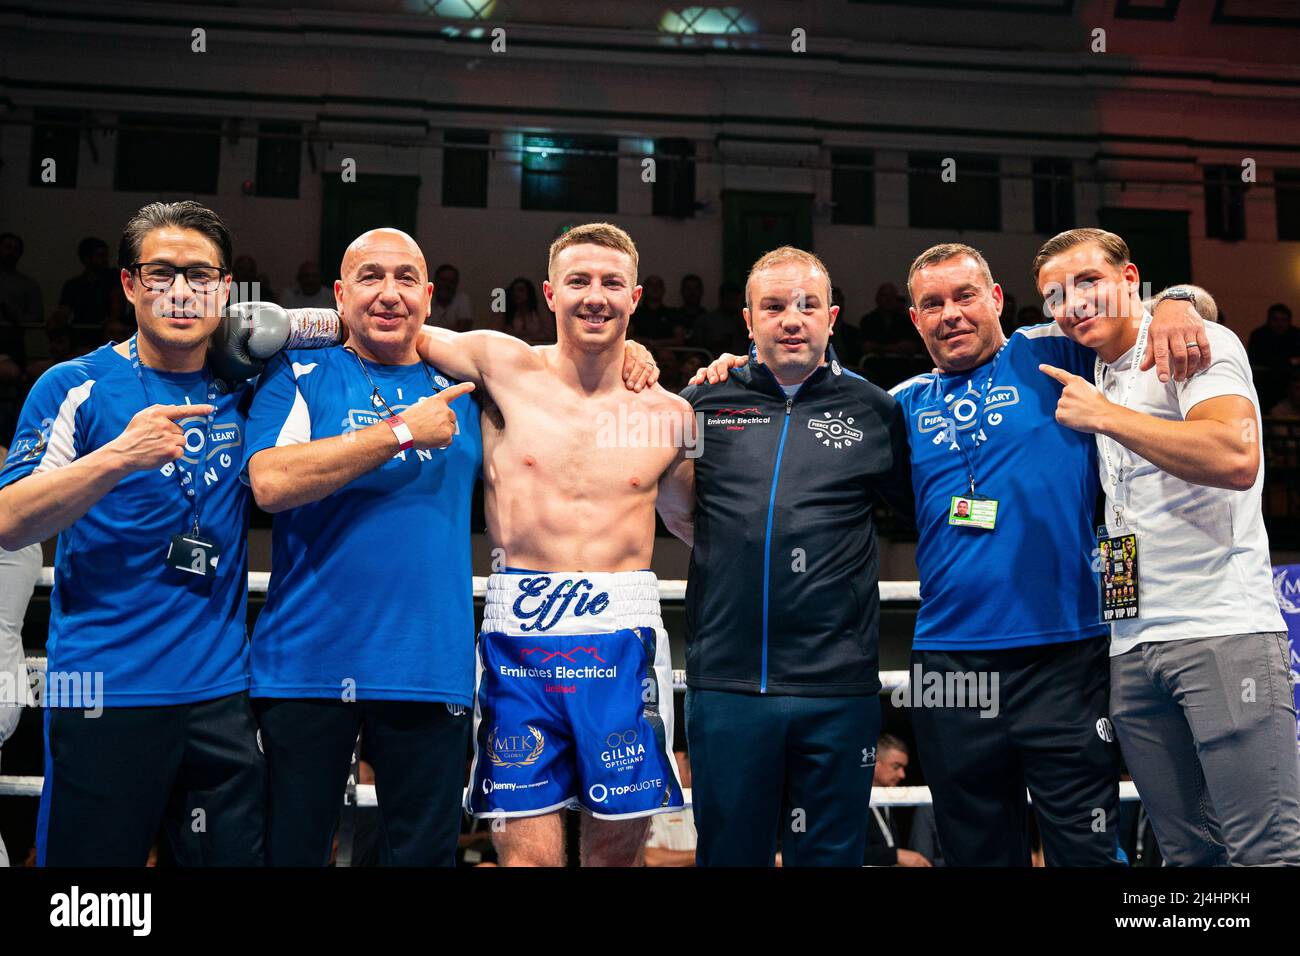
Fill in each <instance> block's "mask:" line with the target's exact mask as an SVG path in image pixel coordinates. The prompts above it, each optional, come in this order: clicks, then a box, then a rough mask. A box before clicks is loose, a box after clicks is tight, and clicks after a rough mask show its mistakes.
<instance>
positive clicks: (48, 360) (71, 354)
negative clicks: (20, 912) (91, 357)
mask: <svg viewBox="0 0 1300 956" xmlns="http://www.w3.org/2000/svg"><path fill="white" fill-rule="evenodd" d="M88 338H89V336H88V335H86V334H85V333H83V332H79V330H77V329H74V328H73V327H72V310H71V309H69V308H68V307H67V306H66V305H61V306H59V307H58V308H57V309H55V310H54V311H52V312H51V313H50V314H49V316H48V317H47V318H46V319H45V354H46V357H45V358H39V359H32V360H31V361H30V362H28V363H27V370H26V371H27V378H28V380H29V381H33V382H34V381H36V379H38V378H40V377H41V375H42V374H43V373H44V372H45V370H46V369H48V368H50V367H51V366H54V365H58V364H59V363H60V362H66V361H68V360H69V359H74V358H76V357H77V356H78V355H85V354H86V353H87V352H88V351H90V348H89V343H88V341H86V340H87V339H88Z"/></svg>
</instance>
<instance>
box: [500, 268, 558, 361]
mask: <svg viewBox="0 0 1300 956" xmlns="http://www.w3.org/2000/svg"><path fill="white" fill-rule="evenodd" d="M505 331H506V332H507V333H508V334H509V335H513V336H515V337H516V338H520V339H523V340H524V341H525V342H527V343H528V344H529V345H551V344H553V343H554V342H555V316H553V315H551V311H550V309H541V308H538V299H537V287H536V286H535V285H533V283H532V282H531V281H530V280H528V279H525V278H524V277H523V276H519V277H518V278H516V279H514V280H512V281H511V283H510V288H509V289H507V290H506V321H505Z"/></svg>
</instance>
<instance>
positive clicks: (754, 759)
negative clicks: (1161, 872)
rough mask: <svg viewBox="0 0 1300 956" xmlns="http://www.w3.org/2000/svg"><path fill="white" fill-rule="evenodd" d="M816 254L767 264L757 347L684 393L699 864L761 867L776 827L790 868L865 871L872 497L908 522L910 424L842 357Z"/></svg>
mask: <svg viewBox="0 0 1300 956" xmlns="http://www.w3.org/2000/svg"><path fill="white" fill-rule="evenodd" d="M774 257H775V259H774ZM804 257H806V259H805V258H804ZM769 260H772V261H769ZM808 260H811V262H809V261H808ZM814 264H815V265H814ZM818 267H820V269H818ZM809 268H811V269H812V271H813V272H814V273H816V272H817V271H820V272H821V273H825V267H824V266H822V265H821V263H820V261H819V260H816V259H815V257H812V256H811V255H810V254H809V253H803V252H800V251H799V250H790V249H789V248H788V247H785V248H783V249H779V250H776V251H775V252H772V253H769V254H768V255H767V256H765V257H764V258H763V259H760V260H759V262H758V263H756V264H755V267H754V270H753V271H752V272H751V274H750V281H749V283H748V285H747V301H748V302H749V303H750V305H751V306H752V307H753V308H754V314H753V318H752V319H751V318H750V315H749V314H748V313H749V312H750V310H749V309H747V310H746V312H747V315H746V320H747V322H749V323H750V327H751V329H752V331H753V336H754V340H755V358H756V359H757V360H756V361H751V362H750V364H748V365H746V366H744V367H742V368H739V369H734V370H732V371H731V373H730V375H729V377H728V379H727V380H726V381H725V382H720V383H717V384H712V385H710V384H704V385H696V386H690V387H688V388H687V389H686V390H685V391H683V392H682V396H683V397H684V398H686V399H687V401H689V402H690V403H691V405H692V406H693V407H694V409H695V411H696V417H697V421H698V422H699V438H700V441H701V446H700V448H701V454H700V456H699V457H698V458H696V459H695V489H696V510H695V517H694V536H695V543H694V550H693V551H692V554H691V565H690V576H689V579H688V583H687V589H686V683H687V687H688V690H687V697H686V732H687V742H688V745H689V747H690V754H691V765H692V776H693V789H692V801H693V808H694V813H695V823H696V828H697V830H698V831H699V843H698V849H697V862H698V863H699V865H701V866H709V865H722V866H727V865H732V866H766V865H768V864H769V863H770V861H771V860H772V859H773V856H774V853H775V850H776V840H777V832H778V827H779V828H780V829H781V833H782V854H783V860H784V863H785V864H786V865H787V866H797V865H825V866H835V865H840V866H861V865H862V859H863V852H864V849H865V845H866V828H867V821H868V817H869V813H870V810H869V801H870V796H871V781H872V774H873V770H874V763H875V745H876V737H877V735H878V733H879V730H880V702H879V699H878V698H877V694H878V692H879V690H880V677H879V673H878V667H877V642H878V628H879V616H880V595H879V591H878V584H879V561H878V553H877V547H876V532H875V526H874V523H873V522H872V517H871V515H872V507H873V503H874V502H875V501H876V500H877V499H878V498H881V497H883V498H885V499H887V500H888V501H889V503H890V504H891V505H892V506H894V507H895V508H896V509H897V510H898V511H899V512H900V513H901V514H902V515H903V516H904V517H905V518H906V519H907V520H909V521H910V520H912V485H911V475H910V464H909V456H908V448H907V430H906V424H905V422H904V420H903V417H902V414H901V411H900V409H899V406H898V405H897V404H896V403H895V402H894V400H893V398H891V397H890V396H889V394H888V393H886V392H885V391H883V390H882V389H880V388H877V387H876V386H875V385H873V384H871V383H870V382H868V381H867V380H866V379H864V378H862V377H861V376H858V375H855V374H853V373H852V372H847V371H844V370H843V369H842V368H841V367H840V365H839V362H838V361H837V360H836V359H835V354H834V351H833V350H832V349H831V348H830V346H829V335H830V327H831V326H832V325H833V317H834V314H835V310H833V309H831V308H829V295H828V294H826V293H824V292H823V291H822V289H823V288H825V289H826V292H828V291H829V288H828V287H829V276H825V278H822V277H821V276H816V277H815V278H808V270H809ZM801 269H802V270H803V272H804V281H802V282H801V281H799V272H800V270H801ZM822 282H825V283H826V285H825V286H822V285H821V283H822ZM801 285H802V286H808V288H807V289H804V290H801V289H799V288H798V286H801ZM813 289H816V292H815V293H814V291H813ZM792 290H793V291H794V292H795V293H796V295H794V296H790V295H788V294H787V293H789V292H791V291H792ZM800 291H802V293H803V298H801V297H800V296H799V295H798V294H797V293H799V292H800ZM786 300H789V301H786ZM800 304H802V305H803V306H804V308H799V307H798V306H799V305H800ZM823 356H824V357H823ZM800 362H802V365H800ZM802 376H806V377H802ZM783 381H784V383H785V384H782V382H783Z"/></svg>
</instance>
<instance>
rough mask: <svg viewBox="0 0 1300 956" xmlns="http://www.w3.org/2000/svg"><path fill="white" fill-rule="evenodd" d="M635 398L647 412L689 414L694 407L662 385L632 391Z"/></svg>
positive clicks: (692, 412)
mask: <svg viewBox="0 0 1300 956" xmlns="http://www.w3.org/2000/svg"><path fill="white" fill-rule="evenodd" d="M632 394H633V395H634V396H635V397H636V399H637V400H638V401H640V402H642V403H643V404H644V406H645V410H646V411H647V412H654V413H662V412H671V413H672V414H674V415H691V414H694V409H692V408H691V403H690V402H688V401H687V400H686V399H684V398H682V397H681V396H680V395H675V394H673V393H672V392H670V391H668V389H666V388H664V387H663V386H662V385H658V384H656V385H654V386H652V387H650V388H647V389H643V390H642V391H640V392H633V393H632Z"/></svg>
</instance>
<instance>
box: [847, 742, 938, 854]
mask: <svg viewBox="0 0 1300 956" xmlns="http://www.w3.org/2000/svg"><path fill="white" fill-rule="evenodd" d="M907 762H908V756H907V744H905V743H903V741H902V740H900V739H899V738H897V737H895V736H894V735H893V734H881V735H880V738H879V739H878V740H877V741H876V769H875V773H874V776H873V777H872V780H871V786H872V787H873V788H874V787H901V786H902V785H903V778H904V777H905V776H906V775H907ZM901 842H902V841H901V840H900V839H899V830H898V821H896V820H895V819H894V812H893V809H892V808H891V807H889V806H883V807H876V806H873V807H872V808H871V819H870V820H869V821H867V853H866V858H865V859H864V860H863V861H862V862H863V865H864V866H922V867H924V866H930V865H931V863H930V861H929V860H927V859H926V858H925V857H923V856H922V855H921V854H919V853H917V852H915V851H914V850H908V849H905V848H904V847H902V846H900V845H899V844H900V843H901Z"/></svg>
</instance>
